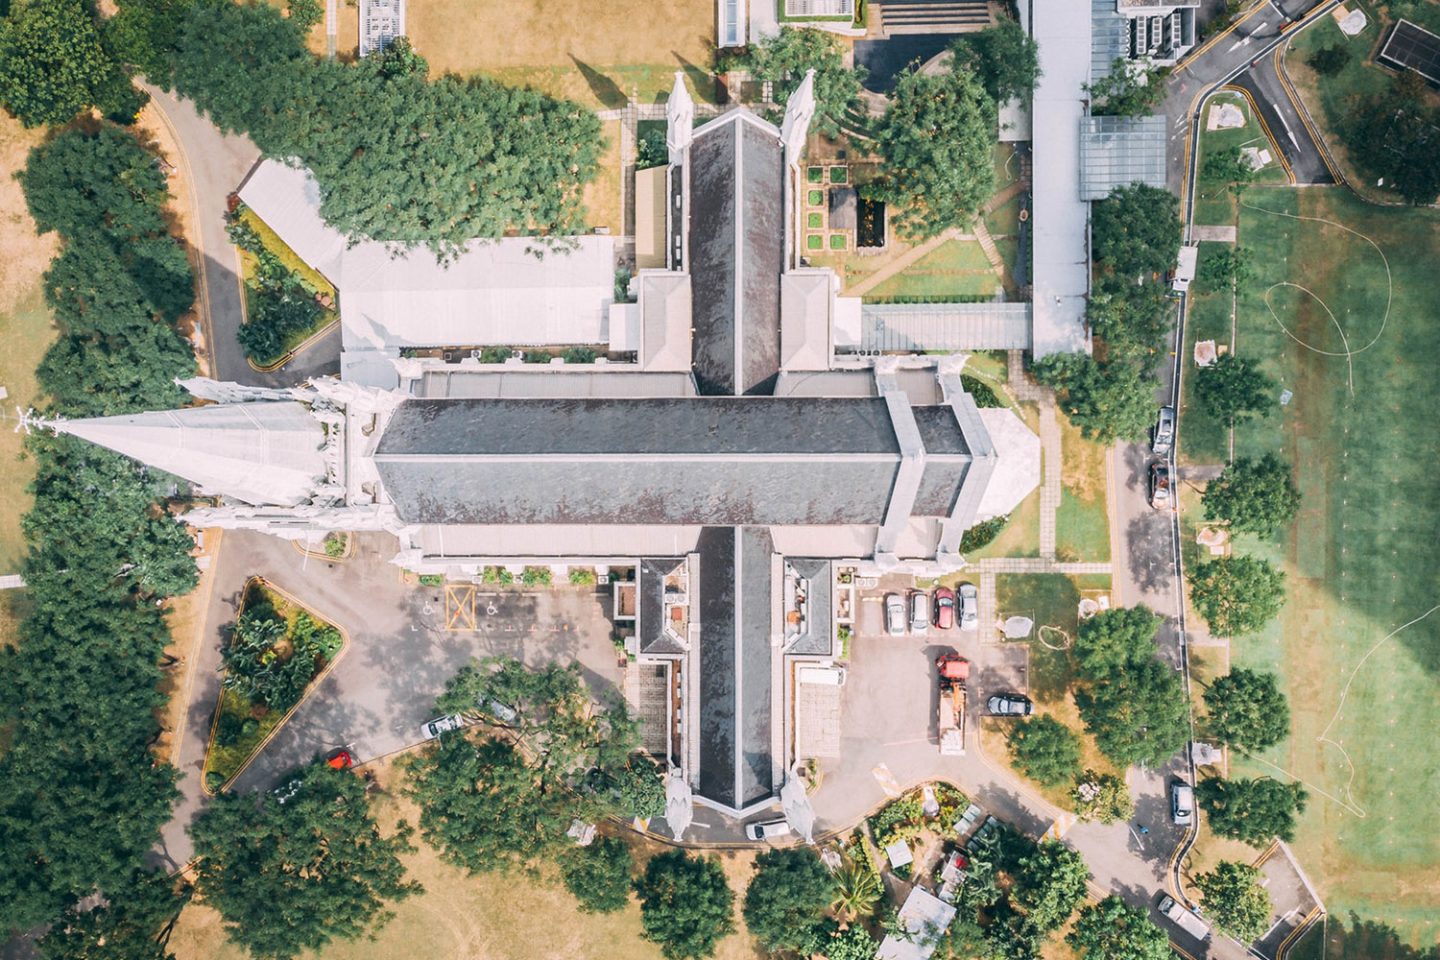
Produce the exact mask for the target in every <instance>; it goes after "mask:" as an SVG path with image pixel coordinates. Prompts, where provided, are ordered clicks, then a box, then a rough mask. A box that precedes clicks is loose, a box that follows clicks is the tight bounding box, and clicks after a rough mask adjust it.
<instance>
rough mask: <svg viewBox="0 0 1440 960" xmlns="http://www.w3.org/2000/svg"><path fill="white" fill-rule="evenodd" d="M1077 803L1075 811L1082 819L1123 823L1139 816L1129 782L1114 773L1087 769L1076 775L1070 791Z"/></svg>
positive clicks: (1072, 798)
mask: <svg viewBox="0 0 1440 960" xmlns="http://www.w3.org/2000/svg"><path fill="white" fill-rule="evenodd" d="M1070 799H1071V800H1072V801H1074V803H1075V813H1076V814H1077V815H1078V816H1079V817H1080V819H1081V820H1098V821H1099V822H1101V823H1107V824H1108V823H1119V822H1120V821H1121V820H1129V819H1130V818H1131V817H1133V816H1134V815H1135V800H1134V798H1133V797H1131V796H1130V788H1129V787H1128V786H1126V785H1125V781H1124V780H1123V779H1121V778H1120V777H1117V776H1115V774H1113V773H1096V772H1095V771H1094V770H1086V771H1085V772H1084V773H1082V774H1081V775H1080V776H1078V777H1076V778H1075V789H1074V790H1072V791H1071V792H1070Z"/></svg>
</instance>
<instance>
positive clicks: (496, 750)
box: [402, 737, 584, 873]
mask: <svg viewBox="0 0 1440 960" xmlns="http://www.w3.org/2000/svg"><path fill="white" fill-rule="evenodd" d="M402 763H403V765H404V768H405V771H406V773H407V774H408V775H409V777H408V781H407V783H406V788H405V792H406V793H407V794H408V795H409V796H410V797H412V798H413V799H414V800H415V801H416V802H417V803H418V804H419V805H420V829H421V833H422V835H423V836H424V837H425V840H426V842H428V843H430V844H431V845H432V846H434V847H436V848H437V849H438V850H439V851H440V855H441V856H442V857H443V858H444V859H445V860H447V861H449V862H450V863H453V864H455V865H456V866H459V867H464V868H465V869H466V870H469V871H470V872H471V873H485V872H489V871H494V870H505V869H510V868H514V867H519V866H525V865H526V864H529V863H530V862H532V861H534V860H536V859H538V858H540V857H542V856H548V855H551V854H553V853H555V852H556V851H558V850H560V849H563V848H564V847H565V846H566V845H568V844H569V842H570V841H569V839H568V838H567V837H566V835H565V832H566V831H567V830H569V829H570V822H571V820H573V819H574V818H575V816H576V815H577V814H580V813H582V812H584V808H583V807H582V806H581V804H580V802H579V800H578V799H576V798H574V797H573V796H572V795H571V794H570V793H569V792H568V790H567V789H566V788H564V787H563V786H550V787H547V786H546V785H544V784H542V782H541V780H540V776H539V774H538V773H537V771H535V770H534V769H532V768H531V767H530V765H529V764H527V763H526V762H525V758H524V757H522V756H520V754H519V753H517V752H516V750H515V748H514V747H513V746H511V745H510V744H509V743H508V742H506V741H504V740H494V739H491V740H484V741H481V742H480V743H479V744H475V743H473V742H472V741H470V740H468V739H467V738H465V737H450V738H449V739H446V740H444V741H443V742H441V743H440V744H439V745H438V746H437V747H435V748H433V749H431V750H427V751H424V752H421V753H416V754H411V755H410V756H409V757H407V758H405V760H404V761H402Z"/></svg>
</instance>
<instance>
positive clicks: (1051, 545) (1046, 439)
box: [1040, 396, 1062, 560]
mask: <svg viewBox="0 0 1440 960" xmlns="http://www.w3.org/2000/svg"><path fill="white" fill-rule="evenodd" d="M1040 452H1041V458H1042V464H1043V467H1042V470H1043V474H1042V476H1041V479H1040V556H1042V557H1045V558H1047V559H1051V560H1053V559H1055V531H1056V521H1055V515H1056V514H1057V513H1059V511H1060V463H1061V456H1062V454H1061V451H1060V418H1059V417H1058V416H1056V414H1055V400H1054V398H1053V397H1049V396H1047V397H1046V398H1045V399H1043V400H1041V401H1040Z"/></svg>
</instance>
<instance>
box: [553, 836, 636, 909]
mask: <svg viewBox="0 0 1440 960" xmlns="http://www.w3.org/2000/svg"><path fill="white" fill-rule="evenodd" d="M633 866H634V864H633V861H632V860H631V857H630V848H629V847H628V846H626V845H625V841H623V840H620V839H618V838H616V837H601V838H600V839H598V840H596V841H595V842H594V843H592V844H590V846H588V847H581V848H580V849H579V850H576V851H574V852H573V853H571V854H569V855H568V856H566V857H565V858H564V859H563V860H562V861H561V864H560V872H561V875H562V876H563V877H564V879H565V887H566V888H567V889H568V890H569V891H570V892H571V893H572V894H574V895H575V899H576V900H578V901H580V909H581V910H582V911H584V912H585V913H614V912H615V911H616V910H623V909H625V905H626V904H627V903H629V902H630V871H631V869H632V868H633Z"/></svg>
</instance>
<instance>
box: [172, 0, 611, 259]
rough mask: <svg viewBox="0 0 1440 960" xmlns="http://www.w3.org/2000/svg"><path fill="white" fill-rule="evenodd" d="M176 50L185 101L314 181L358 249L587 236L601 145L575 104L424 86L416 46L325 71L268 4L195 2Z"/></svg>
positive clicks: (491, 84)
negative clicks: (519, 236)
mask: <svg viewBox="0 0 1440 960" xmlns="http://www.w3.org/2000/svg"><path fill="white" fill-rule="evenodd" d="M176 43H177V49H176V52H175V54H174V57H173V63H174V71H173V74H172V76H171V77H170V78H169V79H170V83H171V84H172V85H173V86H174V88H175V89H176V90H177V91H178V92H179V93H180V94H182V95H183V96H186V97H189V98H191V99H193V100H194V101H195V102H196V104H198V105H199V106H200V108H201V109H203V110H204V111H205V112H207V113H208V114H209V115H210V116H211V118H212V119H214V121H215V122H216V124H217V125H219V126H220V127H221V129H224V130H227V131H243V132H245V133H248V134H249V135H250V137H251V138H252V139H253V140H254V141H255V143H256V145H257V146H259V147H260V149H261V151H263V152H264V154H265V155H266V156H268V157H273V158H279V159H291V158H293V159H295V160H298V161H299V162H300V163H303V164H304V165H305V166H306V167H308V168H309V169H310V170H311V171H312V172H313V173H314V174H315V179H316V182H317V183H318V184H319V187H320V198H321V207H320V210H321V214H322V215H323V216H324V218H325V219H326V221H327V222H328V223H329V224H330V225H331V226H333V227H334V228H335V229H337V230H339V231H340V232H341V233H343V234H345V235H346V236H347V237H349V238H351V239H352V240H361V239H370V240H379V241H388V242H394V243H398V244H405V245H421V244H423V245H426V246H429V247H430V248H431V249H432V250H434V251H435V252H436V253H437V254H440V255H442V256H447V255H451V254H454V253H455V252H457V251H458V249H459V248H460V246H461V245H463V244H464V243H465V242H466V241H468V240H470V239H472V238H476V237H499V236H502V235H504V234H505V233H506V232H507V231H509V230H520V231H522V232H535V233H571V232H575V231H576V230H578V229H579V228H580V226H581V221H582V215H583V205H582V203H581V196H580V194H581V190H582V188H583V187H584V185H585V184H586V183H587V182H588V181H589V180H591V179H592V178H593V177H594V175H595V172H596V170H597V169H598V163H599V157H600V152H601V145H602V141H601V135H600V122H599V120H597V119H596V117H595V115H594V113H593V112H591V111H590V110H588V109H586V108H585V107H583V106H581V105H580V104H578V103H573V102H571V101H568V100H556V99H554V98H552V97H549V96H546V95H545V94H542V93H539V92H537V91H535V90H532V89H528V88H516V87H508V86H506V85H504V84H502V83H499V82H497V81H495V80H491V79H487V78H484V77H480V76H475V77H471V78H468V79H461V78H460V77H457V76H455V75H445V76H442V77H439V78H437V79H435V80H433V81H427V80H426V78H425V73H424V71H423V70H417V69H415V66H416V62H417V60H418V58H416V57H415V56H414V55H413V53H412V52H411V51H410V50H409V48H408V46H406V45H405V44H396V45H392V47H391V48H390V49H387V51H386V53H384V54H382V55H372V56H368V57H364V58H362V59H361V60H360V61H359V62H358V63H355V64H344V63H340V62H337V61H329V60H321V59H317V58H316V57H314V56H313V55H311V54H310V53H309V52H308V51H307V50H306V48H305V43H304V36H303V31H302V29H301V27H300V25H299V24H298V23H296V22H294V21H292V20H287V19H286V18H285V17H284V16H283V15H282V14H281V12H280V11H279V10H277V9H275V8H274V7H270V6H267V5H265V4H256V5H247V6H242V5H237V4H233V3H228V2H220V0H198V2H196V3H195V4H194V6H193V7H192V8H191V9H190V11H189V13H188V14H187V16H186V19H185V22H184V23H183V24H182V25H181V27H180V29H179V32H178V37H177V41H176ZM418 62H419V63H421V64H423V60H418ZM377 116H383V117H384V118H385V122H384V123H377V122H376V117H377ZM397 171H403V172H404V175H403V176H397V175H396V172H397Z"/></svg>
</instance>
